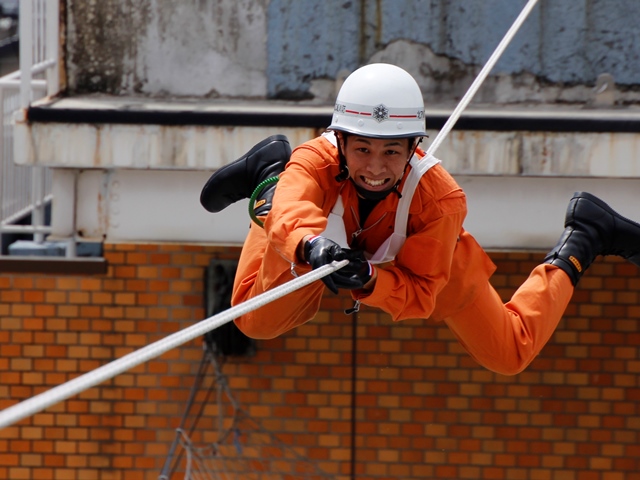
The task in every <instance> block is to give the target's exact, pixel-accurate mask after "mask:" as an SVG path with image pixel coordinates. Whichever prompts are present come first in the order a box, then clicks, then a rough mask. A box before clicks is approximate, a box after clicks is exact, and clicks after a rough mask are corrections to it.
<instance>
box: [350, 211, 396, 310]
mask: <svg viewBox="0 0 640 480" xmlns="http://www.w3.org/2000/svg"><path fill="white" fill-rule="evenodd" d="M351 215H353V218H355V219H356V224H357V225H358V230H356V231H355V232H353V233H352V234H351V241H352V242H353V241H354V240H355V239H356V238H358V236H359V235H360V234H361V233H362V232H365V231H367V230H369V229H371V228H373V227H375V226H376V225H377V224H378V223H380V222H381V221H382V219H383V218H384V217H385V216H386V215H387V212H385V213H384V215H382V216H381V217H380V218H379V219H378V220H376V221H375V223H374V224H373V225H370V226H369V227H367V228H362V227H361V226H360V219H359V218H358V216H357V215H356V212H355V210H354V209H353V207H351ZM359 311H360V300H354V302H353V307H351V308H347V309H346V310H345V311H344V313H345V314H346V315H353V314H354V313H358V312H359Z"/></svg>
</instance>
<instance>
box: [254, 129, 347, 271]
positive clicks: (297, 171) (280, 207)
mask: <svg viewBox="0 0 640 480" xmlns="http://www.w3.org/2000/svg"><path fill="white" fill-rule="evenodd" d="M330 148H333V147H332V146H331V144H330V143H329V142H328V141H327V140H324V139H322V138H319V139H316V140H313V141H311V142H308V143H306V144H304V145H302V146H300V147H298V148H296V149H295V150H294V151H293V152H292V155H291V159H290V160H289V163H288V164H287V166H286V168H285V171H284V172H282V173H281V174H280V180H279V181H278V186H277V188H276V192H275V195H274V198H273V207H272V209H271V213H270V214H269V215H268V216H267V218H266V221H265V226H264V228H265V231H266V233H267V238H268V241H269V243H270V245H271V246H272V247H273V248H274V249H275V250H276V251H277V252H278V253H280V255H282V256H283V257H284V258H285V259H286V260H287V261H289V262H290V263H298V262H299V261H300V259H298V258H296V249H297V247H298V245H299V243H300V241H301V240H302V238H303V237H305V236H306V235H319V234H321V233H322V232H323V231H324V230H325V229H326V226H327V216H328V214H329V212H330V210H331V208H332V207H333V205H334V204H335V202H336V200H337V198H338V194H339V192H338V190H337V189H336V186H335V185H336V183H335V180H334V177H335V176H336V175H337V174H338V172H339V165H338V162H337V160H335V159H334V158H333V156H332V155H330V150H329V149H330Z"/></svg>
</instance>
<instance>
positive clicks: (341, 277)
mask: <svg viewBox="0 0 640 480" xmlns="http://www.w3.org/2000/svg"><path fill="white" fill-rule="evenodd" d="M342 251H343V252H344V254H345V255H346V259H347V260H349V263H348V264H346V265H345V266H344V267H342V268H341V269H340V270H338V271H336V272H333V273H332V274H331V275H329V276H330V277H331V279H332V280H333V283H335V285H336V286H337V287H338V288H348V289H349V290H354V289H357V288H362V287H364V286H365V285H366V284H367V282H368V281H369V280H371V277H372V276H373V266H372V265H371V264H370V263H369V262H368V261H367V259H366V258H365V257H364V252H362V251H358V250H350V249H348V248H345V249H343V250H342Z"/></svg>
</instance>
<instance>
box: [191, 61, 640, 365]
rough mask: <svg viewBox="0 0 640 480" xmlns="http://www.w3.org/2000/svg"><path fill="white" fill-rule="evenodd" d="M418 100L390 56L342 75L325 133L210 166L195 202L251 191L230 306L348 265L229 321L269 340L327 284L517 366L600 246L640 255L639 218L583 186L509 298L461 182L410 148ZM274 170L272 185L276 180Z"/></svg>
mask: <svg viewBox="0 0 640 480" xmlns="http://www.w3.org/2000/svg"><path fill="white" fill-rule="evenodd" d="M425 135H426V133H425V123H424V103H423V99H422V94H421V92H420V89H419V87H418V85H417V83H416V82H415V80H414V79H413V77H411V75H409V74H408V73H407V72H405V71H404V70H402V69H400V68H398V67H396V66H393V65H387V64H373V65H367V66H365V67H362V68H360V69H358V70H356V71H355V72H354V73H353V74H351V75H350V76H349V77H348V78H347V79H346V81H345V83H344V84H343V86H342V88H341V89H340V92H339V94H338V98H337V100H336V104H335V109H334V115H333V119H332V122H331V125H330V127H329V129H328V131H327V132H326V133H324V134H323V135H322V136H320V137H318V138H316V139H313V140H311V141H309V142H307V143H305V144H303V145H301V146H299V147H298V148H296V149H295V150H294V151H293V153H292V154H291V155H289V154H290V147H289V144H288V142H287V140H286V138H285V137H283V136H279V135H276V136H273V137H269V138H268V139H266V140H264V141H263V142H261V143H259V144H258V145H256V146H255V147H254V148H253V149H252V150H251V151H249V152H248V153H247V154H246V155H245V156H243V157H242V158H240V159H238V160H237V161H236V162H234V163H232V164H230V165H227V166H225V167H223V168H221V169H220V170H218V171H217V172H215V173H214V174H213V175H212V177H211V178H210V179H209V181H208V182H207V184H206V185H205V187H204V189H203V191H202V194H201V202H202V204H203V206H204V207H205V208H206V209H207V210H209V211H212V212H217V211H220V210H222V209H223V208H225V207H226V206H227V205H229V204H230V203H232V202H234V201H237V200H239V199H241V198H246V197H249V196H250V195H251V193H252V192H253V191H254V188H255V187H256V186H258V185H260V188H259V189H258V190H257V191H256V192H255V193H254V196H255V197H256V204H255V205H256V211H255V213H256V219H257V220H258V222H259V223H261V222H262V221H264V228H261V227H260V226H259V225H257V224H254V225H252V226H251V229H250V231H249V234H248V237H247V240H246V242H245V245H244V248H243V250H242V254H241V257H240V261H239V265H238V270H237V274H236V279H235V285H234V293H233V299H232V303H233V304H238V303H240V302H243V301H245V300H247V299H250V298H252V297H254V296H256V295H258V294H260V293H262V292H264V291H266V290H269V289H271V288H273V287H275V286H277V285H281V284H283V283H285V282H287V281H289V280H291V279H292V275H298V274H303V273H306V272H308V271H309V270H310V269H312V268H318V267H320V266H322V265H325V264H328V263H331V262H332V261H333V260H340V259H344V258H347V259H349V264H348V265H346V266H345V267H343V268H342V269H340V270H338V271H336V272H334V273H332V274H330V275H328V276H327V277H325V278H324V279H323V282H324V285H323V283H321V282H316V283H314V284H312V285H309V286H306V287H304V288H301V289H299V290H297V291H296V292H294V293H292V294H290V295H287V296H285V297H284V298H281V299H279V300H276V301H274V302H272V303H270V304H269V305H266V306H264V307H261V308H260V309H258V310H256V311H254V312H252V313H249V314H247V315H244V316H242V317H240V318H238V319H236V325H237V326H238V327H239V328H240V329H241V330H242V331H243V332H244V333H245V334H247V335H248V336H250V337H254V338H272V337H275V336H278V335H280V334H282V333H284V332H286V331H287V330H290V329H292V328H294V327H296V326H298V325H301V324H303V323H305V322H307V321H309V320H311V319H312V318H313V316H314V315H315V314H316V312H317V310H318V308H319V305H320V300H321V297H322V293H323V290H324V286H325V285H326V286H327V287H328V288H330V289H331V290H333V291H334V292H337V291H338V289H341V288H342V289H349V290H350V291H351V295H352V297H353V298H354V300H355V301H356V306H355V308H357V306H358V305H359V304H360V303H363V304H365V305H368V306H371V307H376V308H380V309H381V310H384V311H385V312H387V313H389V314H390V315H391V316H392V318H393V320H394V321H398V320H402V319H406V318H431V319H433V320H436V321H444V322H445V323H446V324H447V325H448V326H449V328H450V329H451V330H452V331H453V333H454V334H455V335H456V337H457V338H458V340H459V341H460V342H461V344H462V345H463V346H464V347H465V349H466V350H467V351H468V352H469V353H470V354H471V355H472V356H473V357H474V358H475V359H476V361H478V362H479V363H480V364H482V365H483V366H485V367H486V368H488V369H490V370H493V371H496V372H499V373H503V374H515V373H518V372H520V371H522V370H523V369H524V368H526V366H527V365H528V364H529V363H530V362H531V361H532V360H533V359H534V358H535V356H536V355H537V354H538V353H539V352H540V350H541V349H542V347H543V346H544V344H545V343H546V342H547V341H548V340H549V338H550V337H551V335H552V333H553V331H554V330H555V328H556V326H557V324H558V322H559V321H560V319H561V316H562V314H563V313H564V311H565V309H566V307H567V305H568V303H569V301H570V299H571V296H572V294H573V289H574V287H575V285H576V284H577V282H578V280H579V279H580V277H581V276H582V274H583V273H584V271H585V270H586V269H587V268H588V267H589V265H590V264H591V263H592V262H593V260H594V259H595V257H596V256H598V255H620V256H622V257H624V258H627V259H628V260H630V261H631V262H633V263H635V264H636V265H640V225H639V224H637V223H635V222H632V221H630V220H627V219H625V218H623V217H622V216H620V215H619V214H618V213H616V212H615V211H613V210H612V209H611V208H610V207H608V206H607V205H606V204H605V203H604V202H602V201H601V200H600V199H598V198H596V197H594V196H593V195H590V194H588V193H584V192H582V193H577V194H576V195H575V196H574V198H573V199H572V200H571V202H570V204H569V208H568V210H567V215H566V220H565V230H564V232H563V234H562V236H561V237H560V239H559V241H558V244H557V245H556V247H554V248H553V249H552V250H551V252H550V253H549V254H548V255H547V256H546V257H545V259H544V261H543V264H541V265H539V266H538V267H536V268H535V269H534V270H533V272H532V273H531V275H530V276H529V278H528V279H527V280H526V282H525V283H524V284H523V285H522V286H521V287H520V288H519V289H518V290H517V291H516V293H515V294H514V296H513V297H512V299H511V301H510V302H509V303H507V304H503V303H502V301H501V299H500V297H499V296H498V294H497V293H496V291H495V290H494V289H493V288H492V286H491V284H490V283H489V278H490V276H491V275H492V273H493V272H494V270H495V266H494V265H493V263H492V262H491V260H490V259H489V257H488V256H487V255H486V253H485V252H484V251H483V250H482V248H481V247H480V246H479V245H478V243H477V242H476V241H475V240H474V238H473V237H472V236H471V235H470V234H469V233H467V232H466V231H465V230H464V228H463V227H462V224H463V221H464V218H465V216H466V214H467V206H466V199H465V195H464V192H463V191H462V189H461V188H460V187H459V186H458V185H457V184H456V182H455V180H454V179H453V178H452V177H451V176H450V175H449V174H448V173H447V172H446V171H445V169H444V168H443V167H442V166H441V165H440V162H439V160H437V159H435V158H434V157H432V156H425V153H424V152H423V151H422V150H421V149H420V148H419V147H418V145H419V143H420V141H421V140H422V138H423V137H424V136H425ZM278 176H279V180H278V183H277V188H276V184H275V183H272V182H273V181H274V180H275V177H278Z"/></svg>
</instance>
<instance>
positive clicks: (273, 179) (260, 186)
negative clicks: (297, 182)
mask: <svg viewBox="0 0 640 480" xmlns="http://www.w3.org/2000/svg"><path fill="white" fill-rule="evenodd" d="M278 180H280V177H279V176H275V177H270V178H267V179H266V180H263V181H262V182H260V183H259V184H258V186H257V187H256V189H255V190H254V191H253V193H252V194H251V198H250V199H249V216H250V217H251V220H253V221H254V223H255V224H256V225H258V226H259V227H261V228H264V223H263V222H262V220H260V219H259V218H258V217H257V216H256V214H255V212H254V211H253V206H254V204H255V203H256V199H257V198H258V195H260V193H262V190H264V189H265V187H267V186H268V185H271V184H272V183H276V182H277V181H278Z"/></svg>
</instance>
